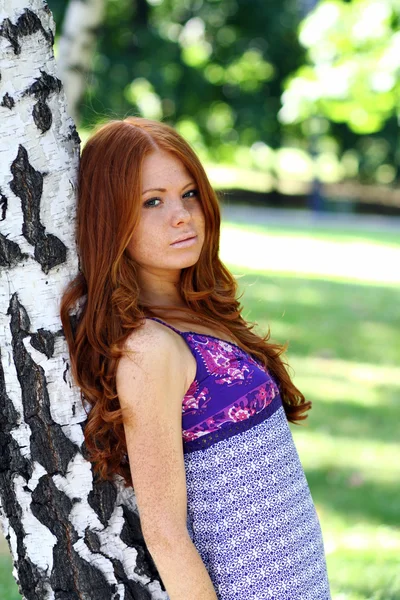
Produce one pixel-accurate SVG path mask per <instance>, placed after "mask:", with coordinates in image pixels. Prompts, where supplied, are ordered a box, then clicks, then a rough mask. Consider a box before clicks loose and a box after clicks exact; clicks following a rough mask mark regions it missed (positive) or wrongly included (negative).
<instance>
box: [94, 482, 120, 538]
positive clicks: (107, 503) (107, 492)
mask: <svg viewBox="0 0 400 600" xmlns="http://www.w3.org/2000/svg"><path fill="white" fill-rule="evenodd" d="M116 499H117V491H116V489H115V486H114V484H113V483H112V482H111V481H104V480H101V481H99V482H98V483H97V484H96V485H95V486H94V488H93V490H91V491H90V493H89V495H88V504H89V506H91V507H92V508H93V510H94V511H95V513H96V514H97V516H98V517H99V520H100V521H101V523H102V524H103V525H104V527H107V524H108V521H109V519H110V517H111V515H112V513H113V510H114V507H115V501H116Z"/></svg>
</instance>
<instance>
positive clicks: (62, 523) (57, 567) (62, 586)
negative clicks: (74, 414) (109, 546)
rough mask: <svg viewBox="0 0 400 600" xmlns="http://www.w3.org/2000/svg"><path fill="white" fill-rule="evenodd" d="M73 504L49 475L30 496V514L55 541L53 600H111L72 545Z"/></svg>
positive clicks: (98, 577)
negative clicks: (90, 599) (54, 598)
mask: <svg viewBox="0 0 400 600" xmlns="http://www.w3.org/2000/svg"><path fill="white" fill-rule="evenodd" d="M72 506H73V503H72V501H71V500H70V499H69V498H68V497H67V496H66V495H65V494H64V493H63V492H61V491H60V490H59V489H58V488H57V487H56V485H55V483H54V481H53V479H52V477H50V475H43V476H42V477H41V478H40V480H39V482H38V485H37V486H36V488H35V490H34V491H33V493H32V504H31V508H32V513H33V514H34V515H35V517H36V518H37V519H38V520H39V521H40V522H41V523H43V525H45V526H46V527H47V528H48V529H49V530H50V531H51V532H52V534H53V535H54V536H55V537H56V538H57V542H56V544H55V546H54V548H53V560H54V564H53V570H52V573H51V576H50V583H51V586H52V588H53V590H55V591H56V593H57V595H56V598H68V600H72V599H76V600H82V599H83V598H96V600H97V598H98V599H99V600H109V599H110V586H109V584H108V582H107V580H106V579H105V577H104V575H103V574H102V572H101V571H99V570H98V569H96V567H94V566H93V565H91V564H89V563H88V562H87V561H86V560H84V559H82V558H81V557H80V556H79V554H78V553H77V552H76V551H75V550H74V548H73V545H74V544H75V543H76V542H77V541H78V539H79V536H78V534H77V532H76V530H75V529H74V527H73V526H72V524H71V521H70V518H69V514H70V512H71V509H72Z"/></svg>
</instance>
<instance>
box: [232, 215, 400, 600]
mask: <svg viewBox="0 0 400 600" xmlns="http://www.w3.org/2000/svg"><path fill="white" fill-rule="evenodd" d="M221 258H222V260H223V261H224V262H225V263H226V265H227V266H228V267H229V268H230V269H231V271H232V272H233V273H234V274H235V275H236V277H237V278H238V281H239V286H240V290H241V291H243V292H244V295H243V297H242V300H241V303H242V305H243V306H244V310H243V315H244V317H245V319H246V320H248V321H251V322H256V323H257V326H256V327H255V331H257V332H258V333H260V334H265V333H267V331H268V328H270V331H271V341H275V342H279V343H284V342H286V341H289V347H288V350H287V352H286V360H287V361H288V362H289V364H290V373H291V375H292V378H293V380H294V383H295V384H296V385H297V387H298V388H299V389H300V390H301V391H302V392H303V394H304V395H305V396H306V398H307V399H309V400H311V401H312V402H313V408H312V410H311V411H310V413H309V418H308V419H307V422H306V424H304V425H300V426H295V425H293V426H291V429H292V432H293V436H294V439H295V443H296V446H297V448H298V451H299V454H300V458H301V460H302V463H303V465H304V468H305V471H306V476H307V479H308V482H309V485H310V489H311V493H312V495H313V498H314V502H315V504H316V507H317V511H318V514H319V516H320V521H321V527H322V530H323V535H324V542H325V549H326V555H327V563H328V571H329V577H330V582H331V588H332V597H333V599H334V600H367V599H368V600H395V599H397V600H399V599H400V558H399V557H400V529H399V525H400V502H399V480H400V450H399V445H398V442H399V433H398V422H399V408H398V406H399V400H400V344H399V337H400V310H399V307H400V285H399V284H400V235H397V236H396V235H395V233H387V232H376V231H374V232H371V233H368V232H365V231H360V232H358V231H351V232H350V231H340V230H337V231H336V230H335V231H334V230H332V229H329V230H328V229H326V230H324V229H323V227H322V226H321V227H320V226H318V225H316V226H314V227H313V228H308V229H306V228H303V229H301V230H296V229H295V228H293V227H287V228H286V227H285V228H283V227H282V226H281V227H278V226H272V225H270V226H268V228H263V227H260V226H250V227H245V226H244V225H238V224H236V223H227V222H226V223H224V227H223V230H222V235H221Z"/></svg>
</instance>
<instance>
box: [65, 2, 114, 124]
mask: <svg viewBox="0 0 400 600" xmlns="http://www.w3.org/2000/svg"><path fill="white" fill-rule="evenodd" d="M104 12H105V0H70V1H69V3H68V5H67V9H66V13H65V17H64V23H63V28H62V32H61V36H60V39H59V42H58V57H57V65H58V72H59V76H60V78H61V80H62V82H63V84H64V89H65V94H66V96H67V105H68V113H69V115H70V116H71V117H72V118H73V119H74V120H75V123H78V121H79V102H80V100H81V99H82V96H83V93H84V91H85V88H86V85H87V78H88V76H89V73H90V71H91V67H92V61H93V56H94V51H95V47H96V34H97V32H98V30H99V27H100V25H101V24H102V22H103V19H104Z"/></svg>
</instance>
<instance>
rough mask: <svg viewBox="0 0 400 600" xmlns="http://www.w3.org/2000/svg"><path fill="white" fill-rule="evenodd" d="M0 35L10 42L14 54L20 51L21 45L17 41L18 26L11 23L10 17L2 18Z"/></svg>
mask: <svg viewBox="0 0 400 600" xmlns="http://www.w3.org/2000/svg"><path fill="white" fill-rule="evenodd" d="M0 35H1V36H2V37H5V38H6V39H7V40H8V41H9V42H10V44H11V46H12V48H13V50H14V54H20V53H21V46H20V45H19V42H18V28H17V27H16V26H15V25H13V24H12V23H11V21H10V19H4V21H3V22H2V24H1V25H0Z"/></svg>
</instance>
